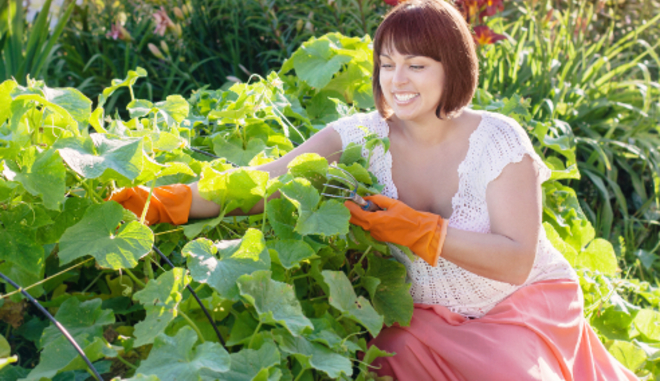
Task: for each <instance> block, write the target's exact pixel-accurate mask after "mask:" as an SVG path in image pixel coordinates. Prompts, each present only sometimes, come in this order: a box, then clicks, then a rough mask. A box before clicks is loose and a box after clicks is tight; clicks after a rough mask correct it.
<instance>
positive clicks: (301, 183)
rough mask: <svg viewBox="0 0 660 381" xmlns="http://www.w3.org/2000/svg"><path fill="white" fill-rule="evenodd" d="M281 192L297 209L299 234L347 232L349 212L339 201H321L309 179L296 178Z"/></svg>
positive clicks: (330, 234)
mask: <svg viewBox="0 0 660 381" xmlns="http://www.w3.org/2000/svg"><path fill="white" fill-rule="evenodd" d="M280 191H281V192H282V194H283V195H284V196H285V197H286V198H287V199H288V200H289V201H291V203H293V204H294V205H295V206H296V208H297V209H298V221H297V223H296V227H295V229H294V230H295V231H296V232H298V233H300V234H301V235H310V234H320V235H326V236H332V235H340V234H342V235H345V234H348V225H349V220H350V218H351V213H350V212H349V211H348V209H347V208H346V207H345V206H344V205H343V204H342V203H341V202H339V201H336V200H329V201H324V202H321V204H320V205H319V201H320V200H321V196H320V195H319V193H318V191H317V190H316V189H315V188H314V187H313V186H312V185H311V183H310V182H309V180H307V179H303V178H296V179H294V180H293V181H290V182H288V183H287V184H285V185H284V186H283V187H282V188H280Z"/></svg>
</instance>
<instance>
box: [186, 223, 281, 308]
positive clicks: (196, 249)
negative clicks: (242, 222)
mask: <svg viewBox="0 0 660 381" xmlns="http://www.w3.org/2000/svg"><path fill="white" fill-rule="evenodd" d="M181 253H182V254H183V255H184V256H185V257H186V258H187V259H188V268H189V269H190V274H191V275H192V277H193V279H194V280H195V281H197V282H200V283H207V284H208V285H209V286H211V287H212V288H213V289H214V290H216V291H217V292H218V293H219V294H220V296H221V297H223V298H226V299H231V300H238V299H239V290H238V286H237V285H236V281H237V280H238V278H239V277H240V276H241V275H244V274H252V273H253V272H255V271H258V270H270V255H269V254H268V249H267V248H266V242H265V241H264V237H263V234H262V233H261V231H259V230H256V229H248V231H247V232H246V233H245V236H243V238H242V239H236V240H225V241H220V242H218V243H217V244H216V245H213V243H212V242H211V241H209V240H207V239H204V238H201V239H197V240H195V241H193V242H190V243H188V244H187V245H186V246H184V247H183V250H182V251H181ZM216 254H218V257H216Z"/></svg>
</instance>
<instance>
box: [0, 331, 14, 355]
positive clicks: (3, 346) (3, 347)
mask: <svg viewBox="0 0 660 381" xmlns="http://www.w3.org/2000/svg"><path fill="white" fill-rule="evenodd" d="M9 356H11V346H10V345H9V342H8V341H7V339H5V337H4V336H2V335H0V358H4V357H9Z"/></svg>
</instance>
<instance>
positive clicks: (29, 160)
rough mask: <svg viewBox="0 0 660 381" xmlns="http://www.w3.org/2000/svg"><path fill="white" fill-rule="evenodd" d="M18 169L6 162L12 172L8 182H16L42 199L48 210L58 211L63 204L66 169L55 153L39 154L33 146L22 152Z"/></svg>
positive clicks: (51, 150) (53, 151) (6, 171)
mask: <svg viewBox="0 0 660 381" xmlns="http://www.w3.org/2000/svg"><path fill="white" fill-rule="evenodd" d="M21 164H22V165H21V167H20V169H19V168H18V167H17V166H16V165H14V164H13V162H7V166H8V168H7V169H6V170H5V171H4V173H5V175H7V174H8V173H9V170H11V171H12V172H13V174H12V175H13V176H10V177H12V178H10V179H9V180H13V181H17V182H19V183H21V185H23V187H24V188H25V190H27V191H28V192H30V194H32V195H33V196H39V197H41V198H42V200H43V202H44V205H45V206H46V207H47V208H48V209H53V210H59V208H60V204H62V203H63V202H64V193H65V177H66V169H65V168H64V163H62V159H61V158H60V156H59V155H58V154H57V151H55V150H53V149H48V150H46V151H44V152H39V151H38V150H37V148H36V147H35V146H31V147H29V148H28V149H27V150H25V151H24V154H23V158H22V163H21Z"/></svg>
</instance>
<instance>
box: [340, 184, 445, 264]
mask: <svg viewBox="0 0 660 381" xmlns="http://www.w3.org/2000/svg"><path fill="white" fill-rule="evenodd" d="M364 199H365V200H369V201H371V202H373V203H375V204H376V205H378V206H379V207H380V208H382V209H385V210H382V211H377V212H367V211H364V210H362V208H360V206H359V205H357V204H356V203H354V202H352V201H346V202H345V203H344V205H346V207H347V208H348V209H349V210H350V211H351V223H352V224H355V225H358V226H360V227H362V228H363V229H365V230H369V232H371V236H372V237H374V238H375V239H377V240H379V241H385V242H392V243H396V244H398V245H403V246H406V247H408V248H410V250H412V252H413V253H415V254H416V255H418V256H419V257H420V258H422V259H423V260H425V261H426V262H427V263H428V264H430V265H431V266H437V265H438V258H440V255H441V254H442V246H443V245H444V243H445V237H446V236H447V221H445V220H444V219H443V218H442V217H440V216H438V215H437V214H433V213H428V212H420V211H417V210H415V209H413V208H411V207H409V206H408V205H406V204H404V203H402V202H401V201H397V200H394V199H391V198H389V197H385V196H383V195H375V196H367V197H365V198H364Z"/></svg>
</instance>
